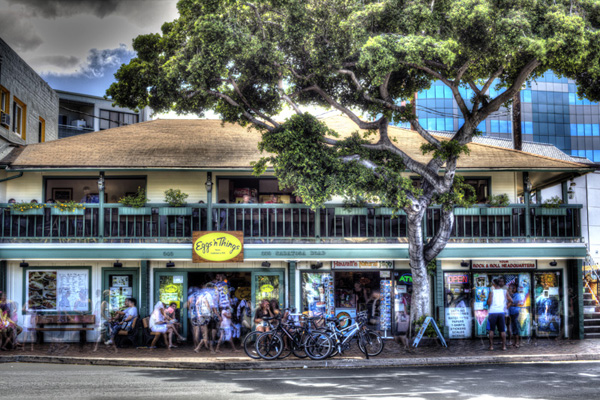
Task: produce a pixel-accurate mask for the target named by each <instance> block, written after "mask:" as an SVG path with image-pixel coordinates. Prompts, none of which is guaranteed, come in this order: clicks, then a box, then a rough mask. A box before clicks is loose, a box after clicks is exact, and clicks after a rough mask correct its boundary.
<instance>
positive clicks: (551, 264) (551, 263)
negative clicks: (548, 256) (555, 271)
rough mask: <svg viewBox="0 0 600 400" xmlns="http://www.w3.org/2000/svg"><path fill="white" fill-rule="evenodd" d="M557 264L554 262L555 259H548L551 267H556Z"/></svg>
mask: <svg viewBox="0 0 600 400" xmlns="http://www.w3.org/2000/svg"><path fill="white" fill-rule="evenodd" d="M557 265H558V263H557V262H556V260H552V261H550V266H551V267H556V266H557Z"/></svg>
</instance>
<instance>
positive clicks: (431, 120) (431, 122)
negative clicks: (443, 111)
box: [427, 118, 436, 131]
mask: <svg viewBox="0 0 600 400" xmlns="http://www.w3.org/2000/svg"><path fill="white" fill-rule="evenodd" d="M435 120H436V119H435V118H428V119H427V129H428V130H432V131H434V130H435Z"/></svg>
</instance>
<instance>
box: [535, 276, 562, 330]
mask: <svg viewBox="0 0 600 400" xmlns="http://www.w3.org/2000/svg"><path fill="white" fill-rule="evenodd" d="M534 276H535V321H536V323H537V335H538V336H558V334H559V332H560V327H561V324H562V323H563V321H562V320H561V315H562V312H561V311H562V309H561V307H562V291H561V290H560V288H561V281H560V272H558V271H557V272H536V273H535V275H534Z"/></svg>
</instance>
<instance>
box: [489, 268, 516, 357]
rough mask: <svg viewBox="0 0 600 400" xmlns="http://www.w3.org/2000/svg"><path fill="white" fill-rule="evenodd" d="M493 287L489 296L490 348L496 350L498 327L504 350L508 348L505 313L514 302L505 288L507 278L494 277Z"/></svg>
mask: <svg viewBox="0 0 600 400" xmlns="http://www.w3.org/2000/svg"><path fill="white" fill-rule="evenodd" d="M492 284H493V287H492V288H491V289H490V295H489V297H488V301H487V303H488V306H489V310H488V324H489V326H490V332H489V335H490V350H494V330H496V326H497V327H498V332H500V337H501V338H502V350H506V319H505V318H506V317H505V313H506V310H507V309H508V307H510V305H511V304H512V299H511V298H510V295H509V294H508V291H507V290H506V289H504V284H505V280H504V278H503V277H502V276H499V277H497V278H494V279H492Z"/></svg>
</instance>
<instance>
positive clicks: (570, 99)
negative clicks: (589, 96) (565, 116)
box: [569, 93, 577, 105]
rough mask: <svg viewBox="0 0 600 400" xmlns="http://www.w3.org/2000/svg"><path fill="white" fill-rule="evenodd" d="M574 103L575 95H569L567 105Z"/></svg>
mask: <svg viewBox="0 0 600 400" xmlns="http://www.w3.org/2000/svg"><path fill="white" fill-rule="evenodd" d="M576 101H577V97H576V96H575V93H569V104H572V105H575V102H576Z"/></svg>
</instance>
